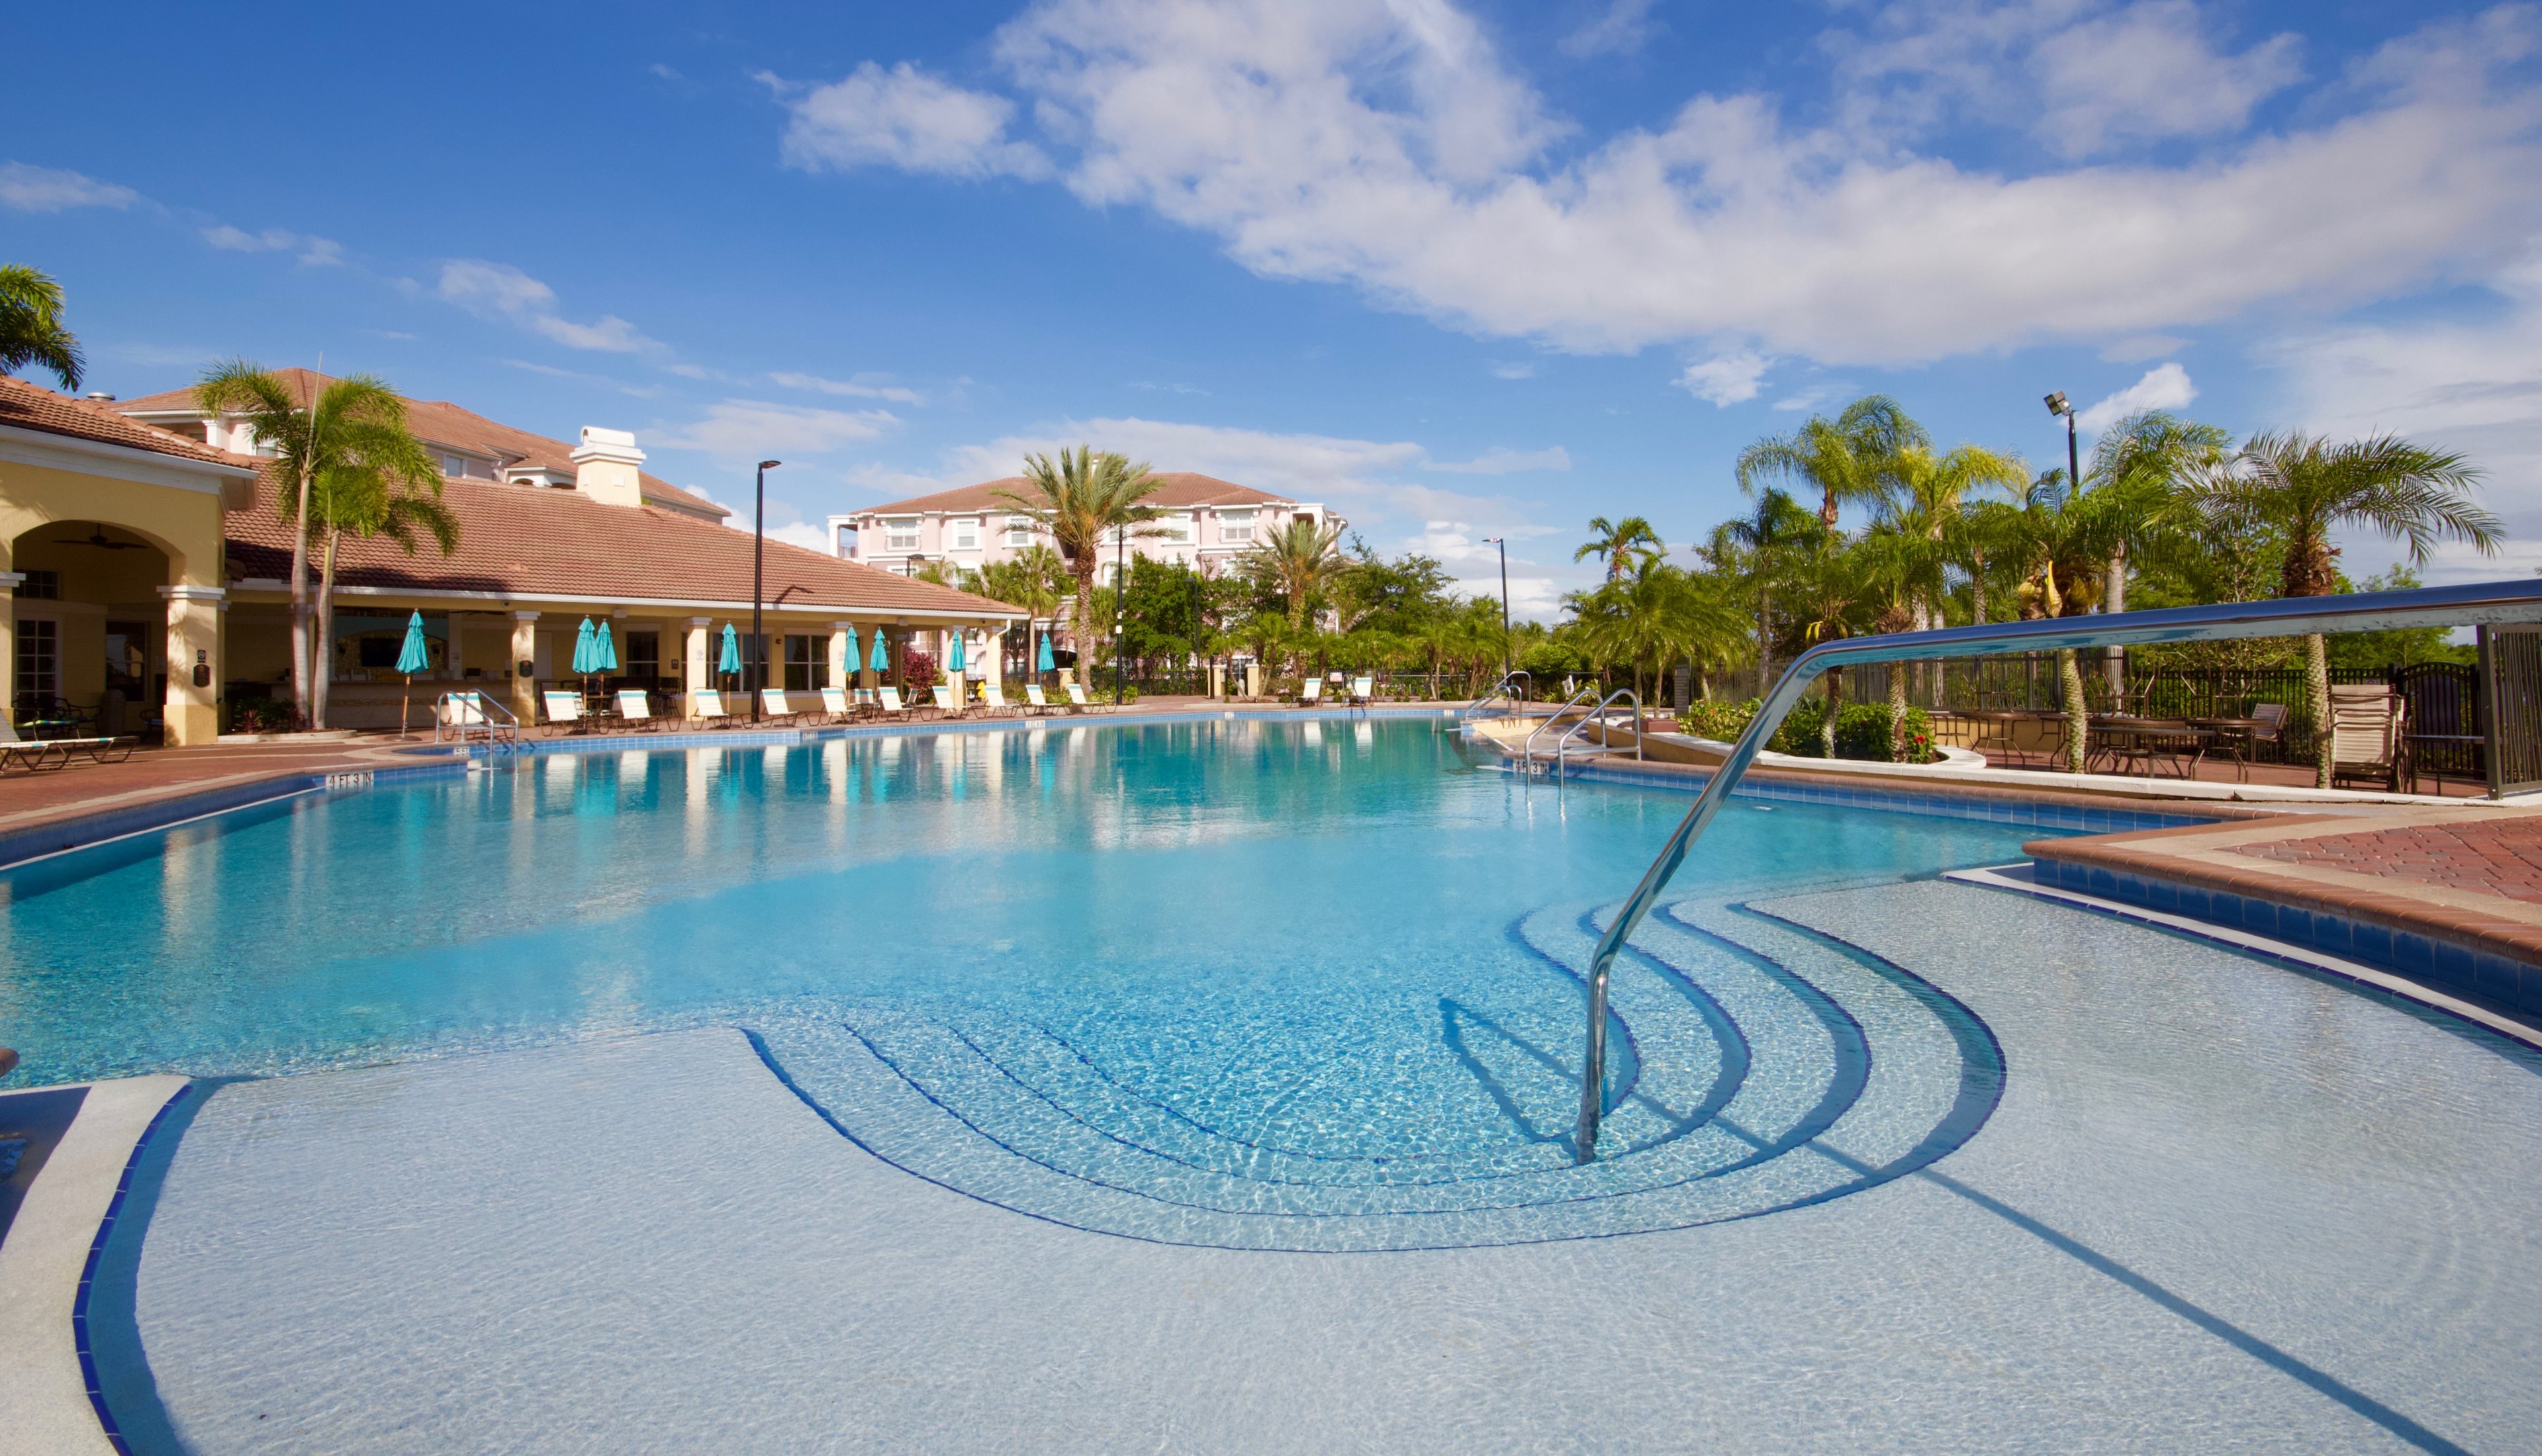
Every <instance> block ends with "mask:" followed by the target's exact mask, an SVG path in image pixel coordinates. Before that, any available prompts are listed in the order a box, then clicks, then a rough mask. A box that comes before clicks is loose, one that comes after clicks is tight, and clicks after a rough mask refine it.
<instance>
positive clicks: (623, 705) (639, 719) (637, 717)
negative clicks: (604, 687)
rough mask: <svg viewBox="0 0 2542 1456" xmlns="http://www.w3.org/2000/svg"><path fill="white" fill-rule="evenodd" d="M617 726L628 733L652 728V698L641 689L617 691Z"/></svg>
mask: <svg viewBox="0 0 2542 1456" xmlns="http://www.w3.org/2000/svg"><path fill="white" fill-rule="evenodd" d="M618 726H619V727H620V728H622V729H625V730H627V731H629V732H634V731H636V730H637V729H642V728H650V727H652V726H653V696H652V694H651V693H649V692H645V691H644V690H643V689H641V688H621V689H619V690H618Z"/></svg>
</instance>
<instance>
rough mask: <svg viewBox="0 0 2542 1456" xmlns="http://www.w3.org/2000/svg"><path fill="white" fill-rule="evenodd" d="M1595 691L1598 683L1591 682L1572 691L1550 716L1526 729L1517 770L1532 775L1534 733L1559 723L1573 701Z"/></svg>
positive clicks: (1533, 766) (1591, 694) (1520, 747)
mask: <svg viewBox="0 0 2542 1456" xmlns="http://www.w3.org/2000/svg"><path fill="white" fill-rule="evenodd" d="M1597 692H1598V685H1597V684H1595V683H1592V684H1590V685H1589V686H1588V687H1586V688H1583V689H1581V690H1580V691H1579V692H1574V693H1572V694H1571V695H1570V696H1569V697H1566V698H1564V699H1562V706H1560V707H1558V708H1555V709H1554V710H1553V716H1552V717H1549V718H1547V719H1545V720H1544V721H1543V722H1541V723H1538V724H1536V725H1535V726H1534V727H1533V728H1531V729H1529V730H1528V731H1527V738H1526V740H1525V741H1524V742H1522V743H1521V744H1520V745H1519V751H1518V763H1519V771H1520V772H1521V773H1525V774H1529V775H1531V776H1533V774H1534V772H1535V738H1536V735H1537V734H1539V733H1542V732H1544V731H1545V730H1546V729H1548V728H1552V727H1554V726H1556V725H1558V724H1559V723H1561V721H1562V715H1563V714H1564V713H1567V712H1569V711H1571V705H1572V704H1573V703H1576V702H1578V701H1579V700H1580V699H1582V698H1584V697H1590V696H1594V695H1596V693H1597ZM1581 721H1583V722H1586V721H1588V720H1587V719H1585V718H1584V719H1582V720H1581Z"/></svg>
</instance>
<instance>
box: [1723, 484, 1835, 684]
mask: <svg viewBox="0 0 2542 1456" xmlns="http://www.w3.org/2000/svg"><path fill="white" fill-rule="evenodd" d="M1826 534H1827V527H1826V526H1824V525H1822V524H1821V523H1820V522H1819V519H1818V518H1817V517H1815V516H1813V515H1811V514H1810V513H1809V512H1808V511H1807V510H1804V509H1803V508H1802V507H1801V504H1800V502H1798V501H1796V500H1794V499H1792V497H1791V496H1790V495H1789V494H1788V493H1786V492H1785V491H1784V490H1783V489H1782V488H1781V487H1779V486H1774V485H1768V486H1766V487H1765V488H1764V489H1763V490H1761V491H1758V492H1757V509H1756V511H1755V512H1754V513H1753V514H1750V515H1746V516H1736V517H1733V518H1731V519H1730V520H1727V521H1724V522H1722V523H1721V524H1720V525H1719V526H1716V527H1714V528H1713V531H1712V541H1711V544H1710V545H1708V546H1705V547H1704V555H1705V557H1706V558H1707V559H1708V560H1709V561H1710V562H1711V563H1712V564H1713V565H1714V566H1716V567H1718V568H1720V569H1722V570H1725V571H1732V572H1737V573H1739V574H1740V575H1743V576H1745V577H1746V578H1747V579H1748V582H1749V584H1750V585H1751V587H1752V588H1753V589H1754V590H1755V591H1756V593H1757V694H1758V695H1759V696H1762V695H1763V694H1764V692H1766V690H1767V689H1770V688H1771V687H1773V678H1774V577H1775V574H1776V573H1777V572H1779V571H1781V570H1782V568H1783V558H1784V557H1785V556H1787V555H1789V554H1790V553H1791V552H1792V551H1794V550H1797V549H1804V548H1807V547H1808V546H1813V545H1815V544H1816V543H1817V541H1818V538H1820V537H1821V536H1824V535H1826Z"/></svg>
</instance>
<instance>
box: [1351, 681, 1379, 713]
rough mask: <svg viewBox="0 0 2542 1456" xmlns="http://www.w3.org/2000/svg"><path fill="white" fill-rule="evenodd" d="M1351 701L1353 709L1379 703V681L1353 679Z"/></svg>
mask: <svg viewBox="0 0 2542 1456" xmlns="http://www.w3.org/2000/svg"><path fill="white" fill-rule="evenodd" d="M1350 700H1351V706H1352V707H1365V706H1367V705H1368V704H1369V703H1372V702H1375V701H1377V680H1376V679H1375V678H1353V679H1351V684H1350Z"/></svg>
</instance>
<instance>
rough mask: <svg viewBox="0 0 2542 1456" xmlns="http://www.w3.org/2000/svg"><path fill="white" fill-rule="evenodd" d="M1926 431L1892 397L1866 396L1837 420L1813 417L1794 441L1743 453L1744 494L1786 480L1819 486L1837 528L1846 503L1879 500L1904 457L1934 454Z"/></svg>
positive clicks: (1823, 513)
mask: <svg viewBox="0 0 2542 1456" xmlns="http://www.w3.org/2000/svg"><path fill="white" fill-rule="evenodd" d="M1932 443H1933V442H1932V439H1931V437H1930V436H1928V435H1926V434H1925V433H1924V427H1923V426H1922V425H1919V424H1917V423H1915V421H1914V420H1912V419H1910V418H1908V417H1907V411H1906V410H1904V409H1902V408H1900V407H1899V405H1898V401H1897V400H1892V399H1890V398H1889V397H1888V396H1887V395H1865V396H1863V397H1862V398H1861V399H1859V400H1854V401H1853V402H1852V403H1850V404H1847V405H1846V406H1844V410H1843V412H1842V413H1839V414H1838V415H1836V417H1835V418H1833V419H1829V418H1827V417H1825V416H1824V415H1815V414H1814V415H1812V416H1810V418H1809V421H1808V422H1807V423H1805V424H1803V425H1802V426H1801V427H1800V428H1799V429H1797V430H1794V431H1793V432H1792V433H1790V434H1788V435H1777V436H1774V437H1771V438H1769V439H1764V440H1759V441H1757V443H1756V444H1754V445H1751V446H1749V447H1748V448H1747V449H1745V450H1742V451H1740V452H1739V488H1740V489H1742V490H1746V491H1752V492H1753V491H1754V490H1756V489H1757V483H1758V482H1759V481H1761V480H1766V479H1769V478H1772V477H1774V476H1778V475H1779V476H1786V477H1789V478H1792V479H1796V480H1799V481H1802V482H1804V483H1806V484H1809V485H1813V486H1816V487H1817V488H1818V491H1819V496H1820V503H1819V521H1820V523H1821V524H1822V525H1825V526H1828V527H1831V528H1832V527H1833V526H1834V525H1835V516H1836V508H1837V507H1839V506H1841V505H1842V504H1844V503H1845V502H1846V501H1849V500H1852V501H1866V502H1867V501H1875V500H1878V499H1879V498H1880V496H1881V494H1882V492H1883V490H1884V489H1885V488H1886V486H1887V482H1888V479H1889V476H1890V474H1891V472H1892V470H1893V469H1894V467H1895V465H1896V462H1897V459H1898V457H1899V456H1900V455H1901V454H1903V453H1904V452H1906V451H1908V450H1914V449H1929V448H1930V447H1931V445H1932Z"/></svg>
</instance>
